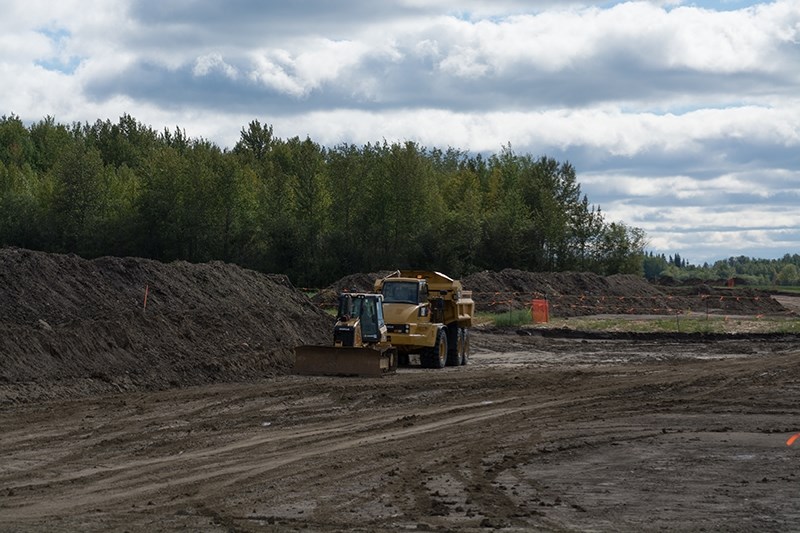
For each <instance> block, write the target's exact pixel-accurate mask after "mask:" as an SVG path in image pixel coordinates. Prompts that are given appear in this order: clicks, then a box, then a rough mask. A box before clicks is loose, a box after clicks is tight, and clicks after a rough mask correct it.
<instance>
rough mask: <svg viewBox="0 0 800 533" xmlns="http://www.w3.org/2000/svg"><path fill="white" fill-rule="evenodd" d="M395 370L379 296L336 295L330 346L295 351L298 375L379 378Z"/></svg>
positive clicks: (302, 347) (295, 367)
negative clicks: (334, 323) (335, 309)
mask: <svg viewBox="0 0 800 533" xmlns="http://www.w3.org/2000/svg"><path fill="white" fill-rule="evenodd" d="M396 369H397V350H395V349H394V348H393V347H392V345H391V344H390V343H389V342H388V339H387V336H386V324H385V322H384V319H383V296H382V295H380V294H366V293H343V294H341V295H339V305H338V310H337V313H336V325H335V326H334V328H333V345H332V346H312V345H304V346H298V347H297V348H295V362H294V371H295V373H297V374H307V375H326V376H381V375H383V374H386V373H390V372H394V371H395V370H396Z"/></svg>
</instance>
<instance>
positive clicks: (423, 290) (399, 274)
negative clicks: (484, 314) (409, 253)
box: [375, 270, 475, 368]
mask: <svg viewBox="0 0 800 533" xmlns="http://www.w3.org/2000/svg"><path fill="white" fill-rule="evenodd" d="M375 292H376V293H380V294H381V295H382V296H383V315H384V319H385V320H386V331H387V337H386V338H387V341H388V342H390V343H391V344H392V346H394V347H395V348H396V349H397V353H398V360H399V364H400V365H406V364H408V362H409V355H410V354H419V360H420V364H421V365H422V366H424V367H427V368H443V367H444V366H446V365H448V366H457V365H466V364H467V362H468V361H469V354H470V348H469V328H470V327H472V317H473V315H474V314H475V302H473V300H472V292H471V291H465V290H463V288H462V287H461V282H460V281H456V280H454V279H452V278H449V277H448V276H445V275H444V274H442V273H440V272H429V271H424V270H398V271H396V272H394V273H393V274H391V275H389V276H387V277H385V278H382V279H379V280H377V281H376V282H375Z"/></svg>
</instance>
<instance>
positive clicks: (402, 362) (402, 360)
mask: <svg viewBox="0 0 800 533" xmlns="http://www.w3.org/2000/svg"><path fill="white" fill-rule="evenodd" d="M397 364H398V365H399V366H408V354H407V353H401V354H398V355H397Z"/></svg>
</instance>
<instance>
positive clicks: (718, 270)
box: [643, 252, 800, 285]
mask: <svg viewBox="0 0 800 533" xmlns="http://www.w3.org/2000/svg"><path fill="white" fill-rule="evenodd" d="M643 266H644V274H645V277H647V279H649V280H651V281H657V280H659V279H661V280H663V279H665V278H672V279H675V280H678V281H687V280H700V281H719V280H727V279H730V278H738V279H740V280H742V281H744V282H746V283H748V284H749V285H800V255H798V254H792V255H789V254H785V255H784V256H783V257H782V258H781V259H756V258H752V257H745V256H743V255H740V256H738V257H729V258H728V259H722V260H720V261H716V262H715V263H714V264H709V263H703V265H692V264H690V263H689V261H687V260H686V259H684V258H682V257H681V256H680V254H677V253H676V254H675V255H674V256H673V255H670V256H666V255H664V254H661V255H658V254H654V253H653V252H649V253H646V254H645V256H644V265H643Z"/></svg>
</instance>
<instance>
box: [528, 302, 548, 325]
mask: <svg viewBox="0 0 800 533" xmlns="http://www.w3.org/2000/svg"><path fill="white" fill-rule="evenodd" d="M531 320H533V323H534V324H546V323H547V322H550V303H549V302H548V301H547V300H533V301H532V302H531Z"/></svg>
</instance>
